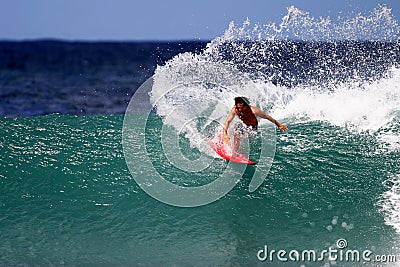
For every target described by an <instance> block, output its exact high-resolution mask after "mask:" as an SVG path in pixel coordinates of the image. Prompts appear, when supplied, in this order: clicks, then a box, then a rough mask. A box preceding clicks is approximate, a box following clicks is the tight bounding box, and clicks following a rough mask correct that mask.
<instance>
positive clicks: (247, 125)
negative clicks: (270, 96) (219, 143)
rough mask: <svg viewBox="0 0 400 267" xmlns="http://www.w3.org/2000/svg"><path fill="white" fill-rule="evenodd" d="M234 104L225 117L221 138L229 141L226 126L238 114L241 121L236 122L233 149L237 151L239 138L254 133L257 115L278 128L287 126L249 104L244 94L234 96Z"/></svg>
mask: <svg viewBox="0 0 400 267" xmlns="http://www.w3.org/2000/svg"><path fill="white" fill-rule="evenodd" d="M234 100H235V105H234V106H233V108H232V109H231V112H230V113H229V115H228V117H227V118H226V121H225V124H224V129H223V140H224V142H225V143H228V142H229V139H230V138H229V135H228V128H229V125H230V123H231V122H232V120H233V119H234V118H235V116H238V117H239V119H240V120H241V121H242V123H237V124H236V125H235V129H234V133H233V135H234V151H235V152H238V150H239V146H240V142H241V139H242V138H243V137H249V136H251V135H252V134H254V133H255V132H256V130H257V127H258V120H257V117H260V118H263V119H267V120H269V121H270V122H272V123H274V124H275V125H276V126H277V127H278V128H279V130H281V131H286V130H287V127H286V126H285V125H283V124H281V123H279V122H278V121H277V120H275V119H274V118H272V117H271V116H270V115H268V114H266V113H265V112H264V111H262V110H261V109H259V108H257V107H255V106H251V105H250V102H249V100H248V99H247V98H246V97H244V96H238V97H235V98H234Z"/></svg>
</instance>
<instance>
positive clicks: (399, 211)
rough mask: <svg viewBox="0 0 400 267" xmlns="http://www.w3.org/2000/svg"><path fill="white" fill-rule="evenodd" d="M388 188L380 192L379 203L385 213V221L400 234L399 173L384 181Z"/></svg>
mask: <svg viewBox="0 0 400 267" xmlns="http://www.w3.org/2000/svg"><path fill="white" fill-rule="evenodd" d="M385 184H386V185H387V186H388V188H389V189H388V190H387V191H386V192H385V193H383V194H382V196H381V200H380V201H379V203H378V204H379V205H380V206H381V211H383V212H384V213H385V223H386V224H387V225H390V226H392V227H393V228H394V229H395V230H396V232H398V233H399V234H400V175H398V176H396V177H394V178H392V179H389V180H387V181H385Z"/></svg>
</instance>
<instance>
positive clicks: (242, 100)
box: [234, 96, 250, 107]
mask: <svg viewBox="0 0 400 267" xmlns="http://www.w3.org/2000/svg"><path fill="white" fill-rule="evenodd" d="M234 100H235V105H237V104H245V105H246V106H248V107H250V101H249V100H248V99H247V97H244V96H237V97H235V98H234Z"/></svg>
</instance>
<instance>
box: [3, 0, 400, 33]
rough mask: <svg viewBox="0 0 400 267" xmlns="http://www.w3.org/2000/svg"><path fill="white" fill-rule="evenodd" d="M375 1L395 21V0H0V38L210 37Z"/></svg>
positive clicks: (351, 10)
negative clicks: (300, 13) (233, 27)
mask: <svg viewBox="0 0 400 267" xmlns="http://www.w3.org/2000/svg"><path fill="white" fill-rule="evenodd" d="M378 4H381V5H386V6H387V7H389V8H392V14H393V16H394V18H395V19H396V20H397V21H399V19H400V1H399V0H380V1H375V0H371V1H370V0H247V1H245V0H0V40H26V39H29V40H32V39H47V38H49V39H66V40H91V41H99V40H119V41H122V40H124V41H144V40H150V41H159V40H164V41H167V40H211V39H214V38H215V37H218V36H221V35H222V34H223V33H224V31H225V29H227V27H228V25H229V23H230V22H231V21H233V22H235V23H236V24H242V23H243V22H244V21H245V20H246V19H247V18H249V20H250V21H251V22H253V23H261V24H267V23H270V22H275V23H277V24H279V23H280V21H281V19H282V17H283V16H284V15H285V14H286V13H287V7H289V6H292V5H293V6H295V7H297V8H299V9H302V10H304V11H307V12H309V13H310V15H311V16H313V17H316V18H319V17H327V16H329V17H330V18H331V19H332V20H334V19H335V18H337V17H338V16H351V15H354V14H357V13H362V14H365V15H367V14H369V13H370V12H371V11H372V10H373V9H374V8H375V7H377V6H378Z"/></svg>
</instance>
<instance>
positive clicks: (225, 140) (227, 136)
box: [222, 134, 229, 143]
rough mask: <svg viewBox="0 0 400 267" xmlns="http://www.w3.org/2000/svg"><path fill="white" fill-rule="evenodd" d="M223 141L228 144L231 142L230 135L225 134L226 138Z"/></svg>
mask: <svg viewBox="0 0 400 267" xmlns="http://www.w3.org/2000/svg"><path fill="white" fill-rule="evenodd" d="M222 140H223V141H224V143H228V142H229V135H228V134H224V136H223V137H222Z"/></svg>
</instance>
